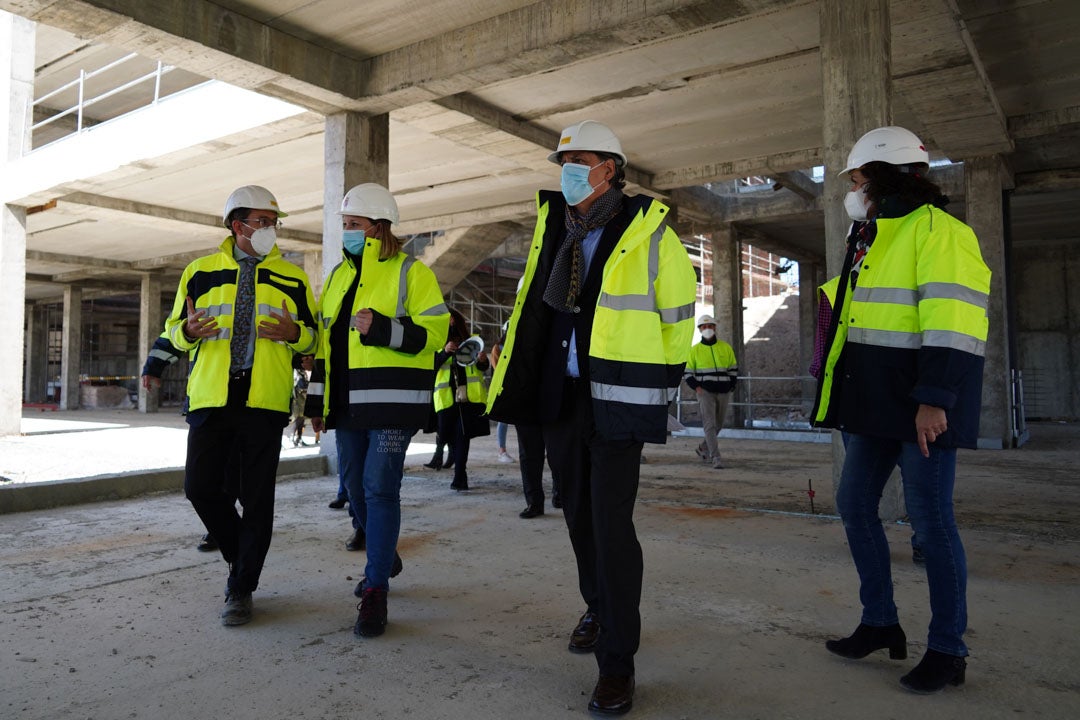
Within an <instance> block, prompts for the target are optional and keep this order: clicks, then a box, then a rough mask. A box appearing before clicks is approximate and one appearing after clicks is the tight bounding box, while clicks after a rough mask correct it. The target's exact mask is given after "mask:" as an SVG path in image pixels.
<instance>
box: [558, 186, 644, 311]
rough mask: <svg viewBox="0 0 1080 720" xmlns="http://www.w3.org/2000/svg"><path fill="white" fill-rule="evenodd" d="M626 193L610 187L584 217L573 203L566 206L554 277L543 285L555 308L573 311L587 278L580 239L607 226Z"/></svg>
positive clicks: (618, 209)
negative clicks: (564, 228)
mask: <svg viewBox="0 0 1080 720" xmlns="http://www.w3.org/2000/svg"><path fill="white" fill-rule="evenodd" d="M623 197H624V195H623V191H622V190H620V189H619V188H616V187H613V188H611V189H610V190H608V191H607V192H606V193H604V194H603V195H601V196H600V197H598V198H597V199H596V201H595V202H594V203H593V204H592V207H590V208H589V211H588V212H587V213H585V217H580V216H579V215H578V214H577V213H576V212H575V211H574V209H573V208H572V207H570V206H569V205H567V206H566V217H565V224H566V238H565V239H564V240H563V244H562V245H560V246H559V250H558V252H557V253H556V254H555V263H554V265H553V266H552V268H551V277H549V278H548V284H547V287H546V288H545V289H544V302H546V303H547V304H548V305H550V306H551V307H552V308H554V309H555V310H558V311H559V312H565V313H572V312H573V311H574V307H575V306H576V305H577V299H578V295H580V294H581V286H582V284H583V283H584V281H585V278H584V274H585V254H584V252H582V249H581V242H582V240H584V239H585V236H586V235H588V234H589V233H590V232H591V231H593V230H595V229H596V228H600V227H604V226H605V225H607V224H608V222H609V221H610V220H611V219H612V218H613V217H615V216H616V215H618V214H619V211H621V210H622V206H623Z"/></svg>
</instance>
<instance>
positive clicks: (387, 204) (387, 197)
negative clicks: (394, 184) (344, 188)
mask: <svg viewBox="0 0 1080 720" xmlns="http://www.w3.org/2000/svg"><path fill="white" fill-rule="evenodd" d="M338 215H356V216H358V217H366V218H370V219H371V220H389V221H390V222H392V223H396V222H397V221H398V207H397V201H396V200H394V196H393V195H391V194H390V191H389V190H387V189H386V188H384V187H383V186H382V185H379V184H378V183H364V184H363V185H357V186H356V187H354V188H353V189H352V190H350V191H349V192H347V193H345V197H343V198H342V199H341V212H339V213H338Z"/></svg>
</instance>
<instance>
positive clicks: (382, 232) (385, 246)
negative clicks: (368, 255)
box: [368, 218, 402, 260]
mask: <svg viewBox="0 0 1080 720" xmlns="http://www.w3.org/2000/svg"><path fill="white" fill-rule="evenodd" d="M368 220H371V218H368ZM371 225H372V229H371V235H372V237H375V238H378V240H379V242H380V243H381V244H382V248H381V249H380V250H379V259H380V260H389V259H390V258H392V257H394V256H395V255H397V254H398V252H400V251H401V245H402V242H401V240H399V239H398V237H397V236H396V235H394V233H392V232H390V221H389V220H371Z"/></svg>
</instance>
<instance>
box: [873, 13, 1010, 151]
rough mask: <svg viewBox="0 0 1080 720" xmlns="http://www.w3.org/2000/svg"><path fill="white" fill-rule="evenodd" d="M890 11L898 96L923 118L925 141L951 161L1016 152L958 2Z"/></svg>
mask: <svg viewBox="0 0 1080 720" xmlns="http://www.w3.org/2000/svg"><path fill="white" fill-rule="evenodd" d="M891 7H892V9H893V13H894V14H893V18H892V29H893V33H892V38H893V39H892V42H893V48H892V57H893V79H892V82H893V92H894V93H895V94H896V95H897V96H898V97H899V98H900V99H901V100H903V102H904V103H905V104H906V105H907V106H908V108H909V109H910V111H911V112H912V114H913V115H914V116H915V117H916V118H917V119H918V122H919V123H920V124H921V135H920V137H922V138H923V140H924V141H926V142H927V143H929V144H932V145H934V146H935V147H937V148H940V149H941V150H942V151H943V152H945V153H946V155H948V156H949V157H950V158H952V159H961V158H965V157H978V156H983V155H994V154H999V153H1006V152H1011V151H1012V150H1013V149H1014V146H1013V141H1012V138H1011V137H1010V136H1009V132H1008V123H1007V121H1006V118H1005V113H1004V111H1003V110H1002V109H1001V105H1000V104H999V102H998V99H997V95H996V94H995V92H994V88H993V85H992V84H991V82H990V78H989V76H988V75H987V74H986V68H985V67H984V65H983V62H982V58H980V56H979V52H978V50H977V49H976V48H975V43H974V41H973V40H972V38H971V33H970V32H969V31H968V29H967V25H966V23H965V21H964V19H963V16H962V15H961V13H960V10H959V8H958V7H957V5H956V0H929V1H927V2H920V3H909V4H904V3H892V4H891ZM908 13H910V15H909V14H908ZM957 108H963V113H957Z"/></svg>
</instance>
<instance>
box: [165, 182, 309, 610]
mask: <svg viewBox="0 0 1080 720" xmlns="http://www.w3.org/2000/svg"><path fill="white" fill-rule="evenodd" d="M281 217H285V213H283V212H281V210H280V208H279V207H278V203H277V200H276V199H275V198H274V196H273V195H272V194H271V193H270V191H269V190H267V189H266V188H264V187H260V186H258V185H246V186H244V187H240V188H237V189H236V190H234V191H233V192H232V194H231V195H229V199H228V200H227V201H226V203H225V211H224V213H223V218H224V223H225V227H226V228H228V229H229V231H230V235H229V237H228V238H226V239H225V241H224V242H222V243H221V248H220V250H219V252H216V253H214V254H212V255H207V256H205V257H202V258H199V259H198V260H195V261H194V262H192V263H191V264H190V265H188V266H187V268H185V270H184V273H183V275H182V276H181V278H180V285H179V287H178V288H177V291H176V299H175V301H174V302H173V308H172V312H171V313H170V314H169V318H168V319H167V320H166V321H165V333H166V335H167V337H168V339H169V342H170V343H172V345H173V347H174V348H176V349H177V350H180V351H186V352H189V353H191V355H192V356H193V357H194V358H195V363H194V366H193V367H192V369H191V375H190V377H189V378H188V384H187V394H188V413H187V422H188V425H189V430H188V445H187V462H186V466H185V468H184V493H185V495H186V496H187V498H188V500H190V501H191V504H192V507H194V508H195V512H197V513H198V515H199V517H200V518H201V519H202V521H203V524H204V525H205V526H206V530H207V532H208V533H209V534H210V535H212V536H213V537H214V539H215V540H217V542H218V545H219V547H220V549H221V555H222V557H224V558H225V561H226V562H227V563H228V564H229V577H228V581H227V594H226V601H225V608H224V610H223V611H222V613H221V620H222V623H223V624H225V625H242V624H244V623H247V622H250V620H251V618H252V608H253V603H252V593H253V592H254V591H255V590H256V588H258V585H259V576H260V575H261V573H262V569H263V563H264V562H265V560H266V554H267V551H268V550H269V549H270V540H271V537H272V535H273V523H274V488H275V480H276V475H277V466H278V458H279V457H280V454H281V444H282V443H281V435H282V430H284V428H285V426H286V425H287V424H288V422H289V409H290V408H289V403H290V400H291V398H292V386H293V371H292V358H293V355H294V354H296V353H299V354H307V353H311V352H313V351H314V349H315V344H316V340H317V336H318V335H317V327H316V324H315V315H314V310H313V305H314V302H313V299H312V295H311V287H310V285H309V283H308V278H307V275H305V274H304V271H303V270H301V269H300V268H298V267H297V266H295V265H293V264H292V263H290V262H287V261H286V260H285V259H284V258H282V257H281V253H280V252H279V251H278V248H277V244H276V238H277V234H276V231H275V230H276V228H277V226H278V219H279V218H281ZM233 454H236V455H237V456H238V461H237V464H238V466H239V478H240V483H239V484H240V488H239V496H238V497H239V500H240V505H241V506H242V507H243V513H242V514H240V513H238V512H237V510H236V507H235V498H236V497H237V496H235V495H232V494H230V493H229V492H227V490H226V485H227V480H228V478H229V476H230V475H231V473H229V472H228V471H227V468H228V466H229V464H230V463H229V460H230V456H232V455H233Z"/></svg>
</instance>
